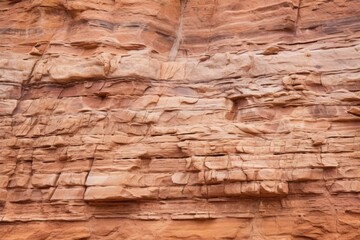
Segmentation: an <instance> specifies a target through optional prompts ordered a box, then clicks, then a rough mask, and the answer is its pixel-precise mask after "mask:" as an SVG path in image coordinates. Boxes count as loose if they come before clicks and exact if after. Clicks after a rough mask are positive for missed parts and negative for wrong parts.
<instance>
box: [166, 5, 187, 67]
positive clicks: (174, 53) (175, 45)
mask: <svg viewBox="0 0 360 240" xmlns="http://www.w3.org/2000/svg"><path fill="white" fill-rule="evenodd" d="M186 3H187V0H180V18H179V25H178V28H177V29H176V33H175V41H174V43H173V45H172V47H171V49H170V52H169V57H168V60H169V61H174V60H175V58H176V56H177V54H178V51H179V47H180V43H181V40H182V28H183V24H184V11H185V7H186Z"/></svg>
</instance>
